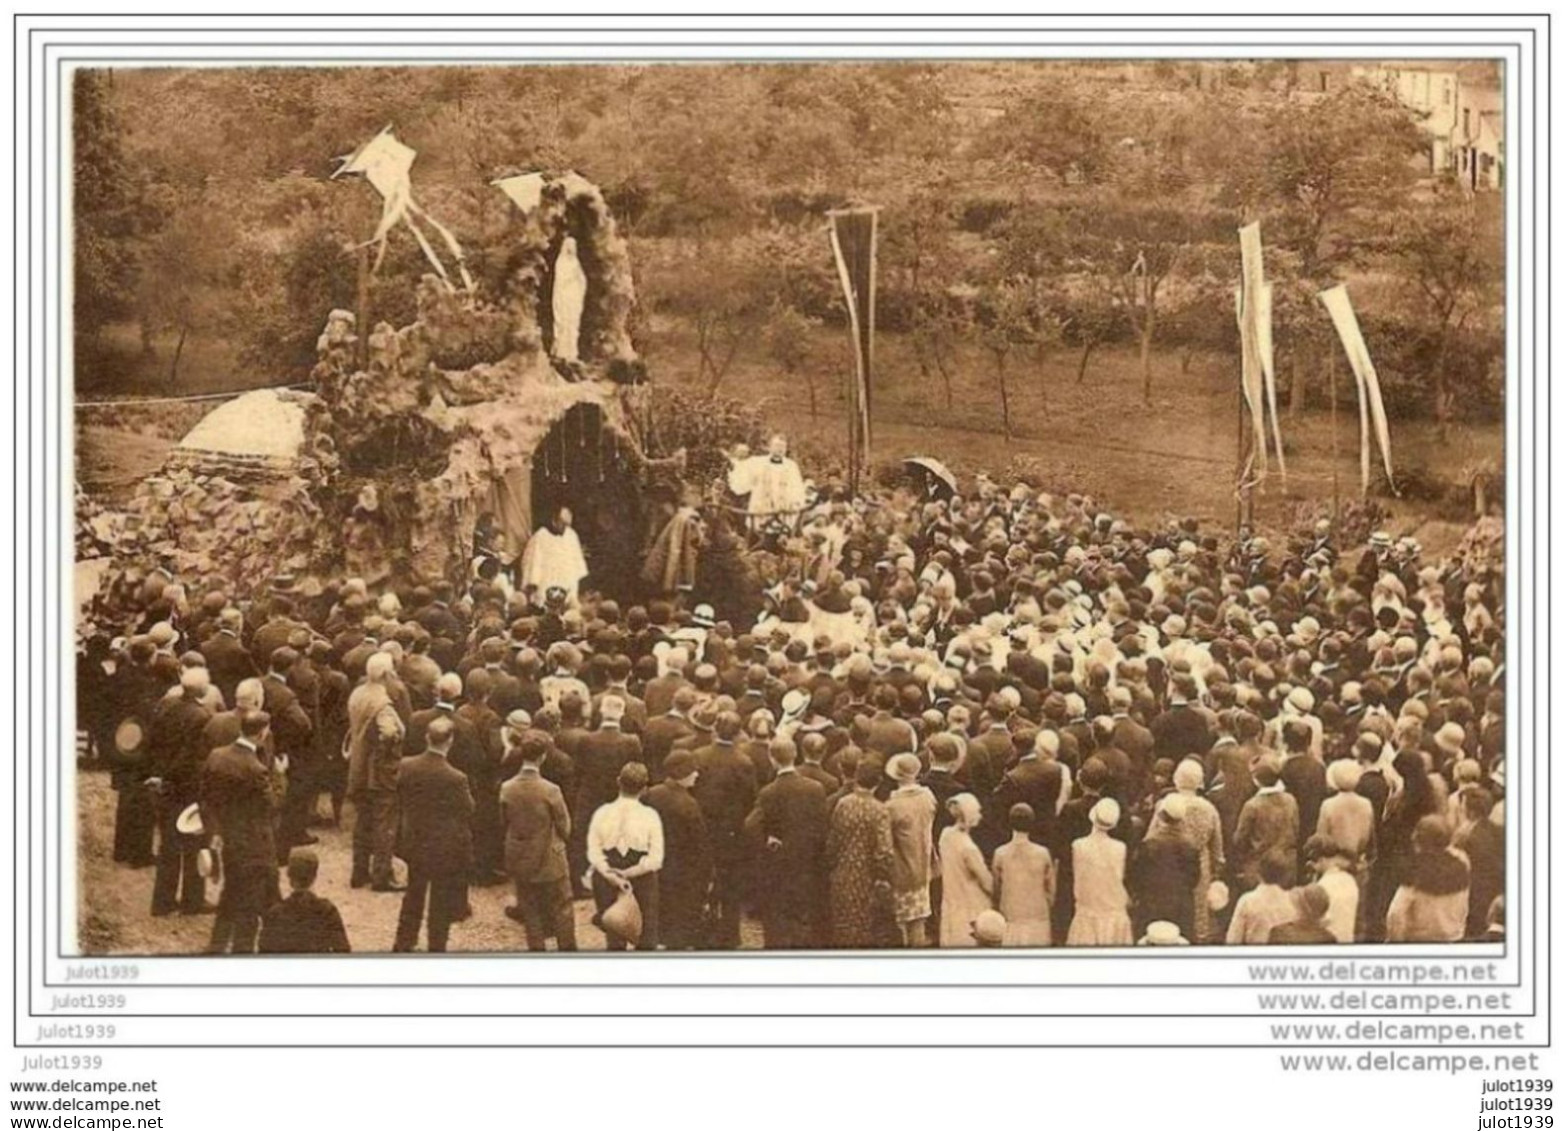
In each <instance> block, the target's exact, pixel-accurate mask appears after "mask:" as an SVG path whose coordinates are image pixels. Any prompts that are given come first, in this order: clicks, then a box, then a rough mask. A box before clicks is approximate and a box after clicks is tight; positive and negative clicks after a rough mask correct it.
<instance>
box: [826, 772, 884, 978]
mask: <svg viewBox="0 0 1564 1131" xmlns="http://www.w3.org/2000/svg"><path fill="white" fill-rule="evenodd" d="M879 784H880V767H879V765H878V763H876V762H875V761H874V760H873V759H869V760H866V761H865V762H864V764H863V765H861V766H859V767H858V772H857V777H856V778H855V779H854V782H853V791H852V793H850V794H848V795H847V796H846V797H844V798H842V799H841V800H840V801H838V802H837V803H836V808H835V809H833V810H832V811H831V828H830V831H829V832H828V833H827V834H826V841H825V861H826V868H827V869H828V870H829V872H830V877H831V879H830V884H831V894H830V899H831V945H832V946H838V947H863V946H878V945H882V944H883V942H884V939H883V937H882V932H883V931H884V930H885V928H886V927H887V926H888V925H889V921H890V914H889V912H890V892H891V857H892V852H891V815H890V812H889V811H888V810H887V809H886V808H885V804H884V803H883V802H881V801H880V800H878V799H877V798H876V797H875V796H874V789H875V787H876V786H877V785H879Z"/></svg>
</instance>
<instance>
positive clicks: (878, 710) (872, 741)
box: [860, 684, 918, 758]
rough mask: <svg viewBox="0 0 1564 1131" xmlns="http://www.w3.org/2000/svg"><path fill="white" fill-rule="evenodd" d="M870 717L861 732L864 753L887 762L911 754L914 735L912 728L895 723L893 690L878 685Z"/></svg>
mask: <svg viewBox="0 0 1564 1131" xmlns="http://www.w3.org/2000/svg"><path fill="white" fill-rule="evenodd" d="M873 702H874V714H873V715H871V716H870V717H869V721H868V723H867V725H866V726H865V728H864V738H863V742H862V743H861V744H860V745H861V746H862V747H863V748H864V749H865V750H867V751H870V752H872V753H875V754H878V755H880V756H881V757H882V758H890V757H893V756H894V755H897V754H911V753H913V752H914V751H916V750H917V749H918V735H917V732H916V731H914V730H913V729H912V724H911V723H909V722H908V721H907V720H906V719H899V718H897V717H896V716H895V714H894V713H893V712H895V711H896V709H897V708H898V707H899V706H901V697H900V696H899V695H898V694H897V693H896V689H895V688H894V687H891V686H890V685H888V684H882V685H880V686H879V687H877V688H875V691H874V700H873Z"/></svg>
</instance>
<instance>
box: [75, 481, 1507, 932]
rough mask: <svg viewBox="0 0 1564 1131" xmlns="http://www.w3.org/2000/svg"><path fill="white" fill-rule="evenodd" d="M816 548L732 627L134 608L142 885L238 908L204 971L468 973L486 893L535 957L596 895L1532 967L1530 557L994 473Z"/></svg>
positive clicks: (713, 618)
mask: <svg viewBox="0 0 1564 1131" xmlns="http://www.w3.org/2000/svg"><path fill="white" fill-rule="evenodd" d="M685 517H686V518H689V519H690V521H692V522H694V521H697V519H696V518H695V516H693V515H690V516H685ZM770 525H771V526H773V527H774V526H775V522H774V521H773V522H772V523H771V524H770ZM789 525H790V527H791V529H790V531H789V533H790V534H791V535H793V536H794V537H792V538H790V539H788V540H787V542H788V544H789V545H794V546H797V547H800V549H799V550H797V551H796V552H795V553H794V554H793V560H792V561H791V565H790V568H787V569H784V570H782V571H780V575H779V576H778V578H777V580H776V583H775V585H773V586H772V587H771V588H770V589H768V590H766V592H765V594H764V607H763V609H762V611H761V613H760V615H759V616H758V617H756V618H754V619H753V620H751V619H750V618H749V617H745V618H744V620H743V621H742V622H739V623H734V622H733V621H731V620H727V619H723V617H722V616H720V615H719V613H718V611H717V610H724V609H727V608H729V607H731V603H730V602H729V601H727V600H726V595H725V594H723V593H721V592H717V591H709V590H708V591H703V584H705V583H706V581H705V579H703V576H702V573H701V571H700V570H698V569H691V570H687V571H672V572H670V573H669V576H670V578H672V577H674V576H675V575H676V574H677V579H678V582H679V583H678V584H677V585H675V586H674V587H673V589H672V591H671V592H662V593H653V594H650V595H643V594H635V595H633V596H632V595H626V594H618V595H616V594H609V593H603V592H600V591H598V590H597V589H596V588H594V585H593V582H592V578H591V577H590V575H588V576H587V577H585V578H584V579H583V580H582V581H581V584H580V587H579V591H576V590H575V588H574V587H572V588H571V589H570V590H568V591H567V589H566V587H565V586H559V587H550V588H548V589H547V590H546V591H543V592H539V591H538V589H537V588H536V587H526V586H518V587H513V586H512V585H511V584H510V576H509V575H508V574H507V572H506V570H505V569H504V568H502V567H501V568H496V565H495V563H493V562H489V563H488V566H487V568H485V569H482V570H474V571H473V572H472V573H471V574H470V575H469V576H468V577H466V578H464V579H462V580H461V581H459V582H458V581H454V580H453V581H443V582H439V583H436V584H432V585H428V586H423V585H417V586H413V585H410V586H405V587H398V586H380V587H376V588H375V589H373V590H372V589H371V587H369V586H367V585H366V584H365V583H364V582H363V581H361V580H358V579H354V578H347V579H341V580H338V581H334V582H331V583H327V584H306V583H305V582H304V580H303V579H297V578H292V577H278V578H276V579H274V580H273V582H272V583H271V585H270V586H269V588H268V589H267V590H266V591H264V592H260V593H255V594H241V593H236V592H233V591H232V590H231V589H230V588H229V587H228V586H227V584H226V583H225V582H224V580H223V579H222V578H221V577H217V576H202V577H176V576H174V575H173V573H172V571H170V570H168V569H160V568H153V569H150V570H149V571H148V572H146V573H145V574H142V573H140V572H138V571H135V570H130V571H126V572H125V573H123V574H121V575H120V576H118V577H117V578H116V580H115V582H114V584H113V585H111V586H110V587H109V589H108V590H107V591H106V593H105V594H104V595H103V596H102V598H101V599H100V601H99V606H98V608H97V609H96V610H95V614H94V615H95V618H96V624H97V625H98V626H99V628H98V631H96V632H94V633H93V634H91V635H90V636H89V637H88V639H87V640H86V641H85V643H84V646H83V649H82V652H81V656H80V659H79V676H78V693H79V706H78V710H79V726H80V727H81V728H82V729H83V730H84V731H85V732H86V733H87V735H88V738H89V743H90V746H91V748H92V749H93V750H94V751H95V752H96V755H97V756H98V757H100V758H101V759H102V760H103V761H104V762H106V763H107V765H108V768H109V771H110V773H111V776H112V782H113V786H114V789H115V790H116V791H117V809H116V813H115V829H114V838H113V840H114V859H115V861H117V862H118V863H119V864H120V865H122V866H124V867H129V868H135V867H148V866H150V867H154V868H155V882H154V885H153V894H152V902H151V908H150V911H151V914H152V915H154V916H164V915H171V914H187V915H189V914H209V913H210V914H215V920H214V924H213V929H212V933H211V941H210V945H209V948H208V949H209V951H210V952H212V953H226V952H234V953H241V952H246V953H247V952H253V951H255V950H256V949H257V948H259V949H260V950H262V951H268V952H334V951H343V950H347V949H349V948H350V946H356V947H357V948H359V949H371V950H382V949H385V948H386V947H387V946H390V947H391V948H392V949H395V950H399V951H405V950H412V949H416V948H417V946H418V943H419V941H420V937H422V938H423V939H424V941H425V943H426V945H427V947H428V949H429V950H431V951H440V950H444V949H445V948H446V945H447V941H448V937H449V934H450V930H451V925H452V924H453V923H454V922H457V921H459V920H461V919H463V918H464V917H466V916H468V915H471V914H472V913H473V912H472V906H471V901H470V900H469V897H468V892H469V889H470V887H471V886H472V885H488V884H510V885H512V886H513V888H514V902H513V903H511V904H510V905H509V906H508V907H507V908H506V912H505V913H506V915H508V916H509V917H510V918H511V919H513V920H514V921H515V923H516V924H517V927H516V930H517V937H516V943H517V947H518V949H519V948H520V947H522V946H525V947H526V948H527V949H530V950H542V949H546V948H547V946H548V943H549V940H552V941H553V943H554V946H555V947H556V948H557V949H560V950H570V949H574V948H575V947H576V946H577V939H576V914H575V907H576V903H577V901H579V900H587V899H590V900H591V901H592V908H593V921H594V922H595V923H597V924H598V925H599V926H601V927H602V928H603V930H604V935H605V938H606V939H607V945H608V946H609V947H610V948H618V949H623V948H626V947H631V946H633V947H635V948H636V949H643V950H644V949H657V948H665V949H670V950H672V949H694V948H733V947H737V946H739V945H740V944H741V927H742V926H743V925H744V924H745V922H746V921H750V922H753V921H754V920H756V919H758V922H759V926H760V932H761V937H762V938H763V945H764V946H765V947H767V948H794V947H828V948H861V947H925V946H938V947H969V946H1019V947H1045V946H1050V945H1056V946H1115V945H1134V944H1144V945H1184V944H1197V945H1199V944H1218V943H1226V944H1244V945H1249V944H1267V943H1289V944H1312V943H1350V942H1365V941H1387V942H1455V941H1459V940H1474V939H1492V938H1497V937H1502V932H1503V929H1504V927H1503V924H1504V910H1503V899H1502V893H1503V890H1504V873H1505V851H1504V835H1503V827H1502V826H1503V808H1504V783H1505V751H1504V693H1503V691H1504V666H1505V665H1504V651H1503V649H1504V625H1503V594H1504V584H1503V572H1502V565H1500V564H1499V563H1498V562H1482V563H1475V564H1474V563H1473V562H1472V561H1468V560H1463V559H1460V558H1455V559H1451V560H1447V561H1444V562H1442V563H1439V564H1433V563H1425V562H1424V561H1423V560H1422V559H1421V550H1420V548H1419V547H1418V545H1417V544H1416V543H1415V542H1414V541H1412V540H1411V539H1401V540H1399V541H1397V540H1394V539H1392V538H1390V537H1388V536H1386V535H1383V534H1375V535H1373V537H1372V538H1371V539H1369V541H1368V544H1367V546H1359V547H1352V548H1348V547H1338V546H1337V545H1336V544H1335V539H1334V537H1333V534H1332V531H1331V528H1330V525H1329V524H1328V523H1321V524H1320V525H1319V526H1317V527H1316V528H1315V529H1314V530H1313V532H1312V534H1311V535H1310V536H1308V537H1300V538H1298V539H1296V540H1295V541H1293V542H1290V543H1289V544H1287V545H1278V546H1275V547H1273V546H1272V545H1270V544H1269V543H1268V542H1267V540H1266V539H1264V538H1261V537H1257V536H1252V535H1250V534H1248V533H1245V534H1244V535H1242V536H1241V537H1239V538H1236V539H1235V538H1232V537H1224V536H1221V535H1217V534H1214V533H1210V532H1207V531H1204V530H1202V529H1201V528H1200V525H1199V524H1198V523H1197V522H1195V521H1193V520H1184V521H1181V522H1173V523H1169V524H1168V525H1166V526H1165V527H1162V528H1157V529H1148V528H1144V527H1138V526H1135V525H1132V524H1131V523H1129V522H1127V521H1125V520H1124V519H1122V518H1119V517H1115V516H1113V515H1111V514H1108V513H1105V512H1103V511H1101V510H1100V509H1099V508H1098V507H1097V506H1096V505H1095V504H1094V503H1093V501H1092V500H1090V499H1087V498H1082V497H1080V496H1074V495H1072V496H1068V497H1065V496H1051V495H1048V494H1045V493H1041V492H1038V491H1036V490H1034V489H1032V488H1030V487H1028V486H1027V485H1025V484H1015V485H1013V486H1012V485H1007V486H1002V485H999V484H996V483H994V482H992V481H990V480H988V479H987V478H980V479H979V480H978V482H977V485H976V487H975V489H974V490H973V491H971V493H969V494H966V495H961V496H957V495H953V494H952V493H951V492H950V491H949V490H948V489H944V490H942V489H941V487H940V485H939V484H937V483H933V482H931V483H930V485H929V489H927V490H919V489H906V488H903V489H899V490H894V491H893V490H888V489H887V490H877V491H871V492H869V493H868V494H866V495H865V496H864V497H862V498H860V499H857V500H854V501H851V502H849V501H845V500H830V499H826V500H817V499H814V498H811V500H810V502H809V509H808V510H806V511H805V512H804V513H802V514H800V515H798V516H797V517H796V518H794V517H792V516H789ZM770 534H771V535H774V534H775V530H772V531H771V532H770ZM757 537H759V534H758V532H757ZM775 544H776V540H775V538H773V540H772V545H773V546H775ZM782 553H783V556H784V558H785V557H786V556H787V554H788V553H789V551H788V550H786V549H785V548H784V550H783V551H782ZM587 565H588V566H590V562H588V563H587ZM517 580H518V582H519V580H520V579H519V577H518V579H517ZM631 600H635V601H636V602H637V603H633V604H632V603H631ZM328 802H329V807H330V816H329V817H328V816H326V815H325V813H324V812H322V806H324V805H326V804H327V803H328ZM345 809H346V813H345ZM327 820H335V821H347V820H350V821H351V824H352V841H351V843H352V849H351V851H352V878H351V883H352V885H353V886H354V887H364V888H369V889H371V890H372V891H374V892H384V893H394V894H395V895H396V896H397V897H398V898H399V909H398V913H397V914H396V915H395V916H392V915H391V914H390V907H391V902H390V900H389V899H388V914H387V919H386V923H387V927H386V930H385V932H384V936H383V937H382V936H381V935H379V934H377V935H374V936H373V937H369V936H368V933H367V931H365V930H363V929H362V928H361V929H360V930H359V932H358V933H359V935H360V936H361V937H357V938H353V939H352V940H351V941H350V940H349V938H348V934H347V932H345V931H344V929H343V927H342V920H341V917H340V915H339V914H338V912H337V910H336V909H335V908H334V907H333V906H332V905H331V903H330V901H329V900H327V899H324V898H322V897H321V896H319V895H316V894H315V893H314V892H313V890H312V888H313V886H314V881H315V876H316V872H317V870H318V866H319V860H318V856H317V854H318V852H319V851H320V850H321V849H320V847H319V846H318V844H317V842H316V837H315V835H314V834H313V833H312V832H311V831H310V830H311V829H312V828H314V827H316V826H317V825H318V824H319V823H320V822H321V821H327ZM398 860H400V861H401V862H402V863H401V866H400V867H399V866H398V864H397V861H398ZM280 874H285V875H286V878H287V885H288V887H289V888H290V889H291V894H289V895H288V896H287V898H282V896H281V892H280V888H281V886H282V884H281V882H280ZM219 877H220V880H219ZM218 882H220V892H221V894H220V898H219V899H218V900H217V901H216V902H215V904H214V903H213V902H212V901H211V900H209V898H208V894H209V891H210V889H211V887H212V885H213V884H214V883H218ZM627 907H631V908H633V914H626V908H627ZM393 918H395V927H394V931H393V930H392V928H391V926H390V924H391V920H392V919H393ZM746 933H747V932H746ZM751 941H752V940H751Z"/></svg>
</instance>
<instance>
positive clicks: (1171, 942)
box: [1140, 919, 1189, 946]
mask: <svg viewBox="0 0 1564 1131" xmlns="http://www.w3.org/2000/svg"><path fill="white" fill-rule="evenodd" d="M1140 941H1141V945H1142V946H1188V945H1189V940H1188V939H1186V938H1185V937H1184V936H1183V935H1182V934H1181V933H1180V932H1179V929H1178V924H1177V923H1170V922H1168V921H1167V920H1166V919H1158V920H1156V921H1155V922H1153V923H1147V924H1146V934H1145V936H1144V937H1142V938H1141V940H1140Z"/></svg>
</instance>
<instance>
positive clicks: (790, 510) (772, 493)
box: [728, 435, 808, 527]
mask: <svg viewBox="0 0 1564 1131" xmlns="http://www.w3.org/2000/svg"><path fill="white" fill-rule="evenodd" d="M729 458H730V459H731V460H732V467H730V468H729V470H728V489H729V490H731V491H732V492H733V493H734V494H735V495H748V496H749V504H748V506H747V507H746V508H745V509H746V510H747V512H748V514H749V520H750V525H751V526H752V527H758V526H764V525H765V524H766V523H767V522H770V521H771V520H772V519H778V520H780V521H781V522H783V523H784V524H786V525H787V526H789V527H791V526H792V524H793V523H794V521H795V520H796V519H797V517H798V514H799V512H800V511H802V510H803V509H804V506H805V504H806V503H807V502H808V492H807V491H806V490H805V487H804V473H803V472H802V471H800V470H799V467H798V461H797V460H794V459H791V458H789V456H788V454H787V439H786V438H785V437H783V436H780V435H778V436H773V437H771V443H770V445H769V447H768V450H767V452H766V454H765V455H763V456H745V455H743V454H742V453H740V454H736V455H735V456H732V457H729Z"/></svg>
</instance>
